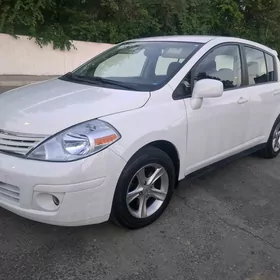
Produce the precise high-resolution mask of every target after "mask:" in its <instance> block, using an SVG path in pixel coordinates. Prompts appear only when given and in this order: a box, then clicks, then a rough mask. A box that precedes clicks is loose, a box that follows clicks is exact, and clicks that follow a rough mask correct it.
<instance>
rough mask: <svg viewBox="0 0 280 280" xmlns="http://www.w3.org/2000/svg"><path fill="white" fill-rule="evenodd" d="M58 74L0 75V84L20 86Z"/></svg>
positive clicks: (51, 77) (3, 85) (45, 79)
mask: <svg viewBox="0 0 280 280" xmlns="http://www.w3.org/2000/svg"><path fill="white" fill-rule="evenodd" d="M57 77H59V76H10V75H2V76H1V75H0V86H2V87H21V86H25V85H30V84H34V83H38V82H43V81H47V80H50V79H54V78H57Z"/></svg>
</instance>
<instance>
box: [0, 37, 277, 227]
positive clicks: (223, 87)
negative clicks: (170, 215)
mask: <svg viewBox="0 0 280 280" xmlns="http://www.w3.org/2000/svg"><path fill="white" fill-rule="evenodd" d="M279 75H280V71H279V61H278V57H277V52H276V51H274V50H272V49H270V48H268V47H266V46H263V45H260V44H258V43H255V42H251V41H247V40H243V39H238V38H227V37H208V36H169V37H156V38H146V39H137V40H130V41H126V42H124V43H121V44H118V45H116V46H114V47H112V48H111V49H109V50H107V51H105V52H103V53H101V54H100V55H98V56H96V57H95V58H93V59H92V60H90V61H88V62H86V63H85V64H83V65H82V66H80V67H79V68H78V69H76V70H75V71H73V72H71V73H67V74H66V75H64V76H62V77H60V78H58V79H52V80H49V81H45V82H40V83H37V84H33V85H30V86H25V87H22V88H18V89H14V90H12V91H9V92H6V93H4V94H2V95H0V107H1V110H0V206H1V207H3V208H6V209H8V210H10V211H12V212H14V213H17V214H18V215H21V216H23V217H26V218H29V219H32V220H36V221H39V222H44V223H49V224H55V225H64V226H80V225H87V224H94V223H101V222H104V221H107V220H109V219H110V220H112V221H114V222H116V223H117V224H120V225H122V226H125V227H128V228H140V227H143V226H146V225H148V224H150V223H152V222H154V221H155V220H156V219H158V218H159V216H160V215H161V214H162V213H163V211H164V210H165V209H166V207H167V205H168V204H169V202H170V199H171V197H172V193H173V190H174V188H175V186H176V184H177V182H178V181H179V180H181V179H183V178H185V177H186V176H188V175H190V174H192V173H194V172H196V171H198V170H201V169H202V168H205V167H207V166H210V165H211V166H212V165H213V164H216V163H218V162H221V161H222V160H225V159H228V158H232V156H233V155H241V154H242V155H243V154H244V153H246V154H248V153H251V152H254V151H258V153H259V154H260V155H262V156H264V157H266V158H274V157H276V156H277V155H278V153H279V151H280V117H279V115H280V83H279Z"/></svg>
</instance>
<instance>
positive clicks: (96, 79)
mask: <svg viewBox="0 0 280 280" xmlns="http://www.w3.org/2000/svg"><path fill="white" fill-rule="evenodd" d="M64 77H65V78H66V79H71V80H73V81H75V80H76V81H80V82H85V83H88V84H92V85H96V84H108V85H115V86H118V87H122V88H126V89H130V90H136V88H135V87H133V86H128V85H124V84H123V83H121V82H118V81H113V80H109V79H104V78H101V77H88V76H80V75H74V74H73V73H72V72H68V73H67V74H65V75H64V76H62V78H64Z"/></svg>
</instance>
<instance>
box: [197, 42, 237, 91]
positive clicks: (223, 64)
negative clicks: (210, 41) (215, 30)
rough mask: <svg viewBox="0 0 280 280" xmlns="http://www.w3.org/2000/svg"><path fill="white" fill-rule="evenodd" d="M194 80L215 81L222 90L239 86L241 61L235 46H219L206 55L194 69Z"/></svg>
mask: <svg viewBox="0 0 280 280" xmlns="http://www.w3.org/2000/svg"><path fill="white" fill-rule="evenodd" d="M193 74H194V80H195V81H198V80H201V79H206V78H207V79H216V80H219V81H221V82H222V83H223V85H224V89H231V88H237V87H239V86H240V85H241V59H240V50H239V46H237V45H228V46H221V47H218V48H216V49H214V50H213V51H212V52H210V53H208V54H207V55H206V56H205V57H204V58H203V59H202V60H201V61H200V62H199V64H198V65H197V66H196V67H195V69H194V72H193Z"/></svg>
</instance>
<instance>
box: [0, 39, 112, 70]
mask: <svg viewBox="0 0 280 280" xmlns="http://www.w3.org/2000/svg"><path fill="white" fill-rule="evenodd" d="M73 44H74V45H75V47H76V50H74V49H71V50H70V51H60V50H54V49H53V48H52V45H50V44H49V45H47V46H44V47H43V48H41V47H40V46H39V45H37V44H36V43H35V42H34V40H33V39H31V40H29V39H28V37H26V36H19V38H18V39H15V38H13V37H12V36H9V35H6V34H1V33H0V75H61V74H64V73H66V72H69V71H72V70H74V69H75V68H76V67H78V66H79V65H81V64H82V63H84V62H86V61H87V60H89V59H91V58H92V57H94V56H95V55H97V54H99V53H100V52H102V51H104V50H106V49H108V48H110V47H111V46H112V45H110V44H102V43H90V42H81V41H73Z"/></svg>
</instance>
